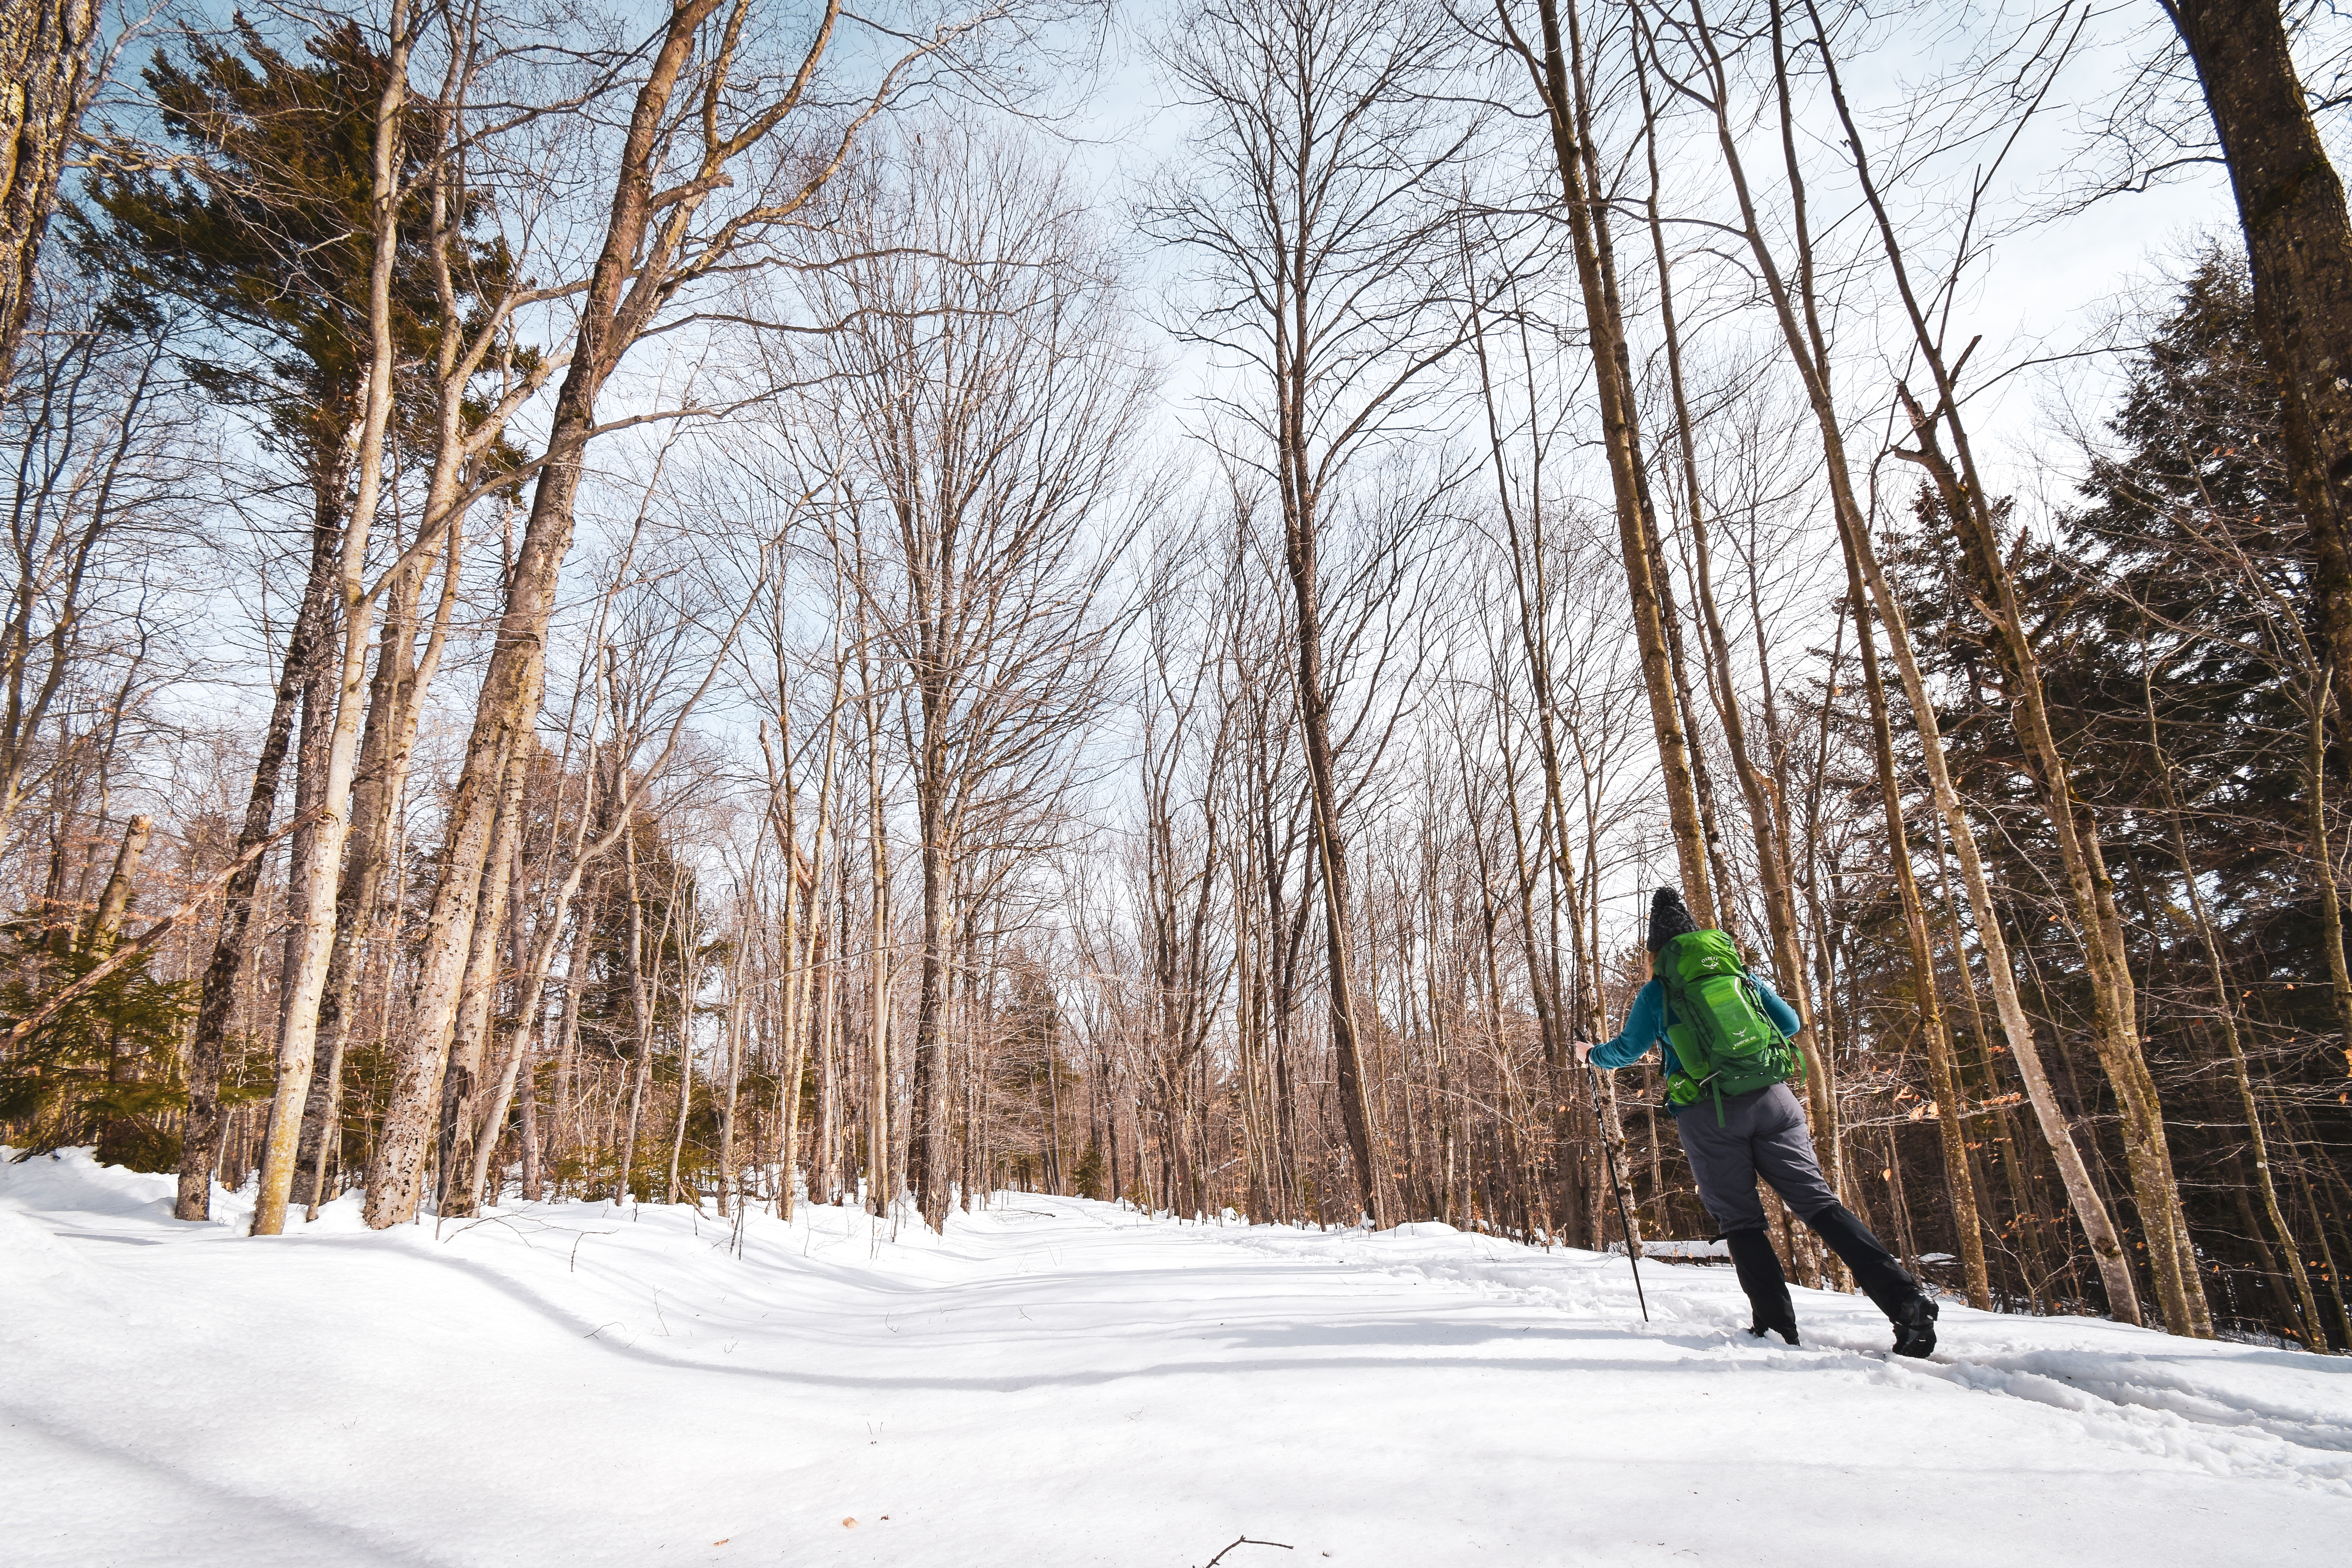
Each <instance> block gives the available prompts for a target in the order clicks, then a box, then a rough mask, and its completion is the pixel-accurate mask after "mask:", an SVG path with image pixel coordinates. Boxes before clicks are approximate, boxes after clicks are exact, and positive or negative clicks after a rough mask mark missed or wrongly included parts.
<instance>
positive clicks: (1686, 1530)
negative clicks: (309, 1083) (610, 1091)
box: [0, 1152, 2352, 1568]
mask: <svg viewBox="0 0 2352 1568" xmlns="http://www.w3.org/2000/svg"><path fill="white" fill-rule="evenodd" d="M169 1191H170V1184H169V1182H168V1180H167V1179H166V1178H163V1177H160V1176H145V1175H135V1174H131V1173H125V1172H121V1171H119V1170H101V1169H99V1168H96V1167H94V1166H92V1165H91V1164H90V1163H89V1161H88V1158H87V1156H86V1155H81V1154H78V1153H74V1152H68V1153H67V1154H65V1155H64V1157H62V1158H60V1159H56V1160H51V1159H41V1160H36V1161H32V1162H29V1163H26V1164H23V1165H7V1166H0V1433H5V1439H4V1440H0V1456H5V1464H6V1466H7V1470H6V1474H7V1477H8V1481H7V1484H6V1486H5V1488H0V1542H6V1548H5V1560H6V1561H7V1562H8V1563H10V1564H12V1568H35V1565H40V1568H47V1565H50V1564H74V1565H76V1568H94V1565H101V1564H120V1565H126V1568H127V1565H132V1564H142V1565H143V1564H173V1565H175V1568H178V1565H187V1568H203V1565H210V1564H229V1563H236V1564H241V1565H255V1564H260V1565H274V1564H281V1563H282V1564H296V1563H300V1564H305V1565H312V1568H315V1565H320V1564H345V1563H349V1564H355V1565H367V1568H373V1565H376V1564H427V1563H430V1564H460V1563H462V1564H493V1563H515V1564H541V1563H544V1564H551V1565H553V1564H562V1565H564V1568H574V1565H601V1564H627V1565H630V1568H652V1565H657V1564H676V1563H793V1564H803V1563H805V1564H825V1563H876V1564H890V1565H893V1568H898V1565H905V1568H950V1565H954V1568H992V1565H995V1564H1005V1565H1013V1564H1021V1565H1024V1568H1026V1565H1048V1568H1050V1565H1057V1564H1064V1563H1068V1564H1083V1563H1108V1564H1118V1565H1120V1568H1146V1565H1157V1564H1165V1565H1168V1568H1184V1565H1197V1564H1202V1563H1206V1562H1207V1561H1208V1559H1209V1558H1210V1557H1211V1556H1212V1555H1213V1553H1215V1552H1216V1551H1217V1550H1218V1549H1219V1548H1220V1547H1223V1546H1224V1545H1225V1544H1226V1543H1228V1542H1232V1541H1233V1540H1234V1537H1235V1536H1237V1535H1241V1534H1247V1535H1248V1536H1250V1537H1252V1538H1253V1539H1255V1540H1258V1541H1271V1542H1286V1543H1289V1544H1290V1546H1291V1547H1292V1548H1293V1550H1291V1551H1280V1550H1277V1549H1276V1548H1273V1547H1266V1546H1246V1547H1242V1548H1239V1549H1237V1550H1235V1551H1234V1552H1233V1553H1232V1554H1231V1555H1230V1556H1228V1557H1227V1558H1226V1559H1225V1563H1227V1564H1228V1565H1229V1568H1256V1565H1259V1564H1266V1563H1280V1564H1284V1565H1286V1568H1303V1565H1304V1564H1306V1563H1321V1562H1323V1561H1325V1560H1326V1559H1328V1560H1329V1561H1331V1562H1334V1563H1358V1564H1367V1565H1369V1564H1400V1565H1403V1564H1412V1565H1416V1568H1419V1565H1424V1564H1453V1563H1526V1564H1550V1563H1560V1564H1568V1563H1575V1564H1619V1563H1625V1564H1634V1563H1692V1562H1696V1563H1708V1562H1715V1563H1727V1564H1730V1563H1737V1564H1740V1565H1742V1568H1748V1565H1773V1564H1782V1563H1787V1564H1805V1565H1807V1568H1820V1565H1822V1564H1825V1563H1827V1564H1838V1563H1856V1564H1861V1563H1871V1564H1877V1563H1886V1562H1890V1561H1900V1562H1902V1563H1906V1564H1915V1563H1952V1564H1959V1563H1969V1564H1971V1565H1976V1568H1981V1565H1982V1564H1983V1563H1987V1562H1989V1561H1990V1562H2000V1561H2003V1560H2007V1561H2015V1562H2027V1563H2085V1564H2094V1563H2118V1564H2121V1563H2131V1564H2135V1565H2136V1568H2145V1565H2146V1564H2147V1563H2174V1562H2182V1563H2186V1562H2197V1563H2200V1564H2203V1563H2221V1564H2229V1563H2249V1564H2252V1563H2263V1564H2274V1563H2338V1562H2342V1561H2344V1560H2345V1552H2346V1549H2345V1546H2344V1544H2343V1543H2344V1542H2345V1541H2346V1540H2347V1538H2352V1359H2347V1360H2345V1361H2337V1360H2333V1359H2323V1358H2317V1357H2312V1356H2305V1355H2301V1354H2297V1353H2293V1352H2273V1351H2266V1350H2260V1349H2254V1348H2250V1347H2245V1346H2238V1345H2217V1344H2192V1343H2187V1342H2180V1341H2176V1340H2170V1339H2168V1338H2166V1337H2164V1336H2162V1335H2159V1334H2156V1333H2151V1332H2147V1331H2140V1330H2133V1329H2125V1328H2121V1327H2119V1326H2117V1325H2115V1324H2111V1323H2100V1322H2095V1321H2083V1320H2055V1321H2053V1320H2046V1319H2045V1320H2033V1319H2015V1318H2000V1317H1993V1316H1990V1315H1985V1314H1979V1313H1974V1312H1970V1311H1969V1310H1966V1309H1964V1308H1958V1307H1955V1306H1952V1305H1950V1304H1947V1306H1946V1308H1945V1319H1944V1340H1945V1346H1944V1348H1943V1349H1942V1350H1940V1351H1939V1352H1938V1353H1937V1359H1936V1360H1935V1361H1934V1362H1931V1363H1897V1362H1893V1361H1890V1360H1889V1359H1887V1358H1886V1357H1885V1355H1884V1354H1883V1353H1882V1347H1883V1346H1884V1345H1885V1342H1886V1333H1885V1328H1884V1326H1883V1324H1882V1323H1881V1321H1879V1320H1878V1319H1877V1317H1876V1314H1875V1313H1874V1312H1873V1311H1872V1310H1870V1308H1869V1306H1868V1304H1867V1303H1866V1302H1863V1301H1860V1300H1854V1299H1851V1298H1845V1297H1840V1296H1834V1295H1821V1294H1815V1293H1812V1292H1806V1291H1800V1292H1798V1299H1799V1300H1798V1312H1799V1317H1800V1320H1801V1322H1802V1324H1803V1326H1804V1327H1805V1329H1806V1331H1807V1334H1808V1339H1809V1343H1808V1344H1807V1345H1806V1346H1805V1347H1803V1348H1801V1349H1795V1350H1790V1349H1786V1348H1777V1349H1775V1348H1766V1347H1764V1346H1760V1345H1759V1344H1757V1343H1756V1342H1752V1341H1750V1340H1748V1338H1747V1337H1746V1336H1745V1335H1744V1334H1742V1333H1739V1332H1738V1324H1739V1323H1740V1322H1742V1321H1745V1320H1744V1311H1743V1309H1744V1303H1743V1302H1742V1301H1741V1300H1740V1299H1739V1297H1738V1289H1737V1287H1736V1285H1735V1284H1734V1282H1733V1280H1732V1279H1731V1277H1730V1273H1729V1271H1728V1270H1727V1269H1711V1268H1666V1267H1660V1268H1654V1269H1651V1270H1649V1271H1648V1272H1646V1273H1645V1275H1644V1280H1645V1282H1646V1283H1647V1284H1648V1286H1649V1290H1650V1300H1651V1310H1652V1314H1653V1317H1654V1320H1655V1321H1654V1323H1653V1324H1652V1325H1651V1326H1650V1327H1649V1328H1647V1329H1644V1328H1643V1325H1642V1323H1641V1321H1640V1317H1639V1313H1638V1311H1637V1310H1635V1307H1634V1304H1633V1290H1632V1286H1631V1282H1630V1279H1629V1277H1628V1274H1627V1271H1626V1267H1625V1264H1624V1262H1623V1261H1622V1259H1609V1258H1598V1257H1595V1256H1593V1255H1591V1254H1585V1253H1573V1252H1569V1253H1551V1254H1545V1253H1542V1252H1539V1251H1531V1250H1529V1249H1528V1248H1524V1247H1517V1246H1513V1245H1510V1244H1507V1243H1504V1242H1498V1241H1495V1240H1492V1239H1490V1238H1486V1237H1475V1236H1470V1235H1465V1234H1461V1233H1457V1232H1454V1231H1451V1230H1448V1229H1447V1228H1446V1227H1444V1226H1408V1227H1404V1228H1403V1229H1402V1230H1400V1231H1395V1232H1391V1233H1388V1234H1384V1235H1381V1236H1366V1235H1362V1234H1360V1233H1347V1234H1330V1235H1324V1234H1316V1233H1301V1232H1297V1231H1286V1230H1280V1229H1271V1228H1264V1227H1260V1228H1250V1227H1245V1226H1225V1227H1220V1226H1195V1225H1175V1224H1171V1223H1167V1222H1160V1221H1152V1220H1147V1219H1144V1218H1142V1217H1140V1216H1138V1215H1134V1214H1131V1213H1128V1212H1126V1211H1123V1210H1118V1209H1114V1208H1111V1207H1108V1206H1107V1205H1099V1204H1087V1203H1081V1202H1077V1201H1074V1200H1058V1199H1051V1198H1039V1197H1034V1196H1027V1195H1020V1194H1015V1195H1012V1196H1008V1197H1006V1198H1005V1199H1003V1200H1002V1201H1001V1202H1000V1204H999V1205H997V1206H995V1207H993V1208H992V1209H990V1210H989V1211H988V1212H986V1213H983V1214H978V1215H964V1216H959V1217H958V1218H957V1219H956V1220H955V1221H954V1222H952V1223H951V1224H950V1228H949V1233H948V1235H947V1237H945V1238H944V1239H941V1238H940V1237H931V1236H929V1235H926V1234H923V1233H920V1232H919V1231H914V1230H902V1231H901V1233H900V1234H899V1236H898V1239H897V1240H895V1241H894V1240H891V1239H889V1238H888V1237H887V1232H886V1233H884V1234H881V1235H877V1234H876V1233H875V1228H874V1226H873V1223H872V1222H871V1221H869V1220H868V1219H867V1218H866V1216H864V1215H859V1214H856V1213H854V1212H847V1211H843V1210H838V1209H832V1208H823V1209H817V1210H814V1211H810V1210H807V1209H805V1208H803V1212H802V1217H801V1218H800V1219H799V1220H798V1221H796V1222H795V1223H794V1224H793V1225H792V1226H784V1225H782V1224H780V1223H778V1222H776V1221H775V1220H774V1219H772V1218H771V1217H767V1216H764V1215H761V1216H754V1217H753V1218H752V1219H751V1221H750V1222H749V1223H748V1225H747V1226H746V1227H745V1229H744V1231H743V1233H742V1235H741V1237H740V1249H739V1248H738V1247H737V1246H736V1245H735V1242H736V1239H737V1238H735V1237H732V1236H731V1235H730V1231H729V1229H728V1228H727V1227H726V1226H724V1225H720V1224H717V1223H714V1222H713V1221H711V1220H710V1219H709V1218H707V1217H706V1218H702V1219H700V1220H697V1219H696V1218H695V1217H694V1216H693V1215H690V1214H688V1213H687V1212H686V1211H683V1210H677V1209H667V1208H658V1207H647V1208H645V1209H643V1210H641V1211H638V1212H637V1213H636V1214H635V1215H634V1216H633V1215H630V1214H628V1213H626V1212H623V1213H620V1214H614V1213H612V1212H610V1211H608V1210H607V1209H606V1208H605V1207H604V1205H561V1206H556V1207H540V1208H530V1207H522V1206H518V1207H515V1208H510V1209H505V1210H501V1211H499V1214H498V1215H496V1216H495V1217H493V1218H491V1219H489V1220H486V1221H482V1222H478V1223H476V1224H474V1225H471V1226H465V1227H462V1228H461V1227H459V1226H455V1225H453V1226H447V1227H445V1228H444V1229H443V1230H442V1232H441V1234H440V1235H439V1236H438V1237H436V1236H435V1234H434V1232H433V1229H432V1227H431V1226H420V1227H408V1228H404V1229H401V1230H398V1231H394V1232H391V1233H386V1234H383V1235H371V1234H370V1233H368V1232H366V1231H365V1230H363V1229H362V1227H361V1226H360V1225H359V1223H358V1218H357V1214H356V1211H355V1209H354V1208H352V1206H351V1205H337V1206H335V1207H334V1208H333V1209H331V1211H330V1212H329V1213H328V1215H326V1216H325V1217H324V1218H322V1219H321V1220H320V1222H319V1223H318V1224H316V1225H313V1226H308V1227H304V1228H302V1229H301V1230H300V1231H299V1233H298V1234H297V1235H294V1236H289V1237H282V1238H278V1239H274V1240H268V1241H258V1242H256V1241H250V1240H247V1239H246V1238H244V1237H242V1236H241V1235H240V1234H239V1231H240V1228H241V1226H240V1224H239V1222H240V1221H241V1220H242V1218H243V1213H244V1211H243V1205H241V1204H240V1202H239V1201H238V1200H237V1199H236V1197H234V1196H233V1195H230V1194H219V1195H218V1202H217V1203H216V1205H215V1208H216V1212H217V1213H219V1214H220V1215H221V1216H222V1218H221V1219H220V1221H218V1222H216V1223H215V1224H211V1225H203V1226H187V1225H181V1224H178V1223H175V1222H173V1220H171V1219H170V1218H169V1217H168V1215H169ZM847 1521H855V1523H854V1524H853V1523H850V1522H847Z"/></svg>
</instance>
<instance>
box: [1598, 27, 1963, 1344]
mask: <svg viewBox="0 0 2352 1568" xmlns="http://www.w3.org/2000/svg"><path fill="white" fill-rule="evenodd" d="M1637 75H1638V78H1639V80H1640V84H1641V90H1642V109H1643V136H1642V145H1643V158H1644V161H1645V163H1647V165H1648V170H1649V176H1650V196H1649V201H1648V202H1647V204H1646V208H1647V215H1648V218H1649V226H1650V248H1651V253H1652V257H1653V259H1654V263H1655V265H1656V267H1657V275H1658V319H1659V325H1660V327H1661V329H1662V332H1663V335H1664V340H1665V349H1666V384H1667V390H1668V392H1669V393H1670V394H1671V395H1672V399H1673V407H1674V414H1675V447H1676V451H1677V455H1678V456H1679V457H1680V458H1681V460H1682V473H1683V484H1684V488H1685V505H1687V506H1688V507H1689V509H1690V539H1691V554H1692V573H1691V576H1692V587H1693V592H1694V594H1695V595H1696V598H1697V600H1698V606H1699V616H1700V620H1701V623H1702V624H1703V626H1705V628H1706V638H1707V647H1708V650H1709V653H1710V655H1711V657H1710V658H1707V659H1706V661H1705V663H1706V668H1707V670H1708V673H1709V677H1710V679H1709V680H1708V683H1707V689H1708V693H1709V695H1710V696H1711V697H1712V698H1713V700H1714V705H1715V710H1716V714H1717V719H1718V720H1719V721H1720V722H1721V723H1722V725H1723V731H1724V742H1725V744H1726V746H1727V748H1728V749H1729V751H1730V752H1731V763H1732V767H1733V770H1734V771H1735V772H1736V773H1738V778H1739V789H1740V795H1741V796H1742V797H1743V798H1744V800H1745V801H1746V803H1747V805H1748V828H1749V831H1750V833H1751V834H1752V835H1753V836H1754V838H1755V843H1756V867H1757V874H1758V878H1759V880H1760V881H1761V882H1762V883H1763V884H1764V915H1765V927H1766V931H1767V934H1768V935H1769V937H1770V939H1771V942H1772V963H1773V968H1774V969H1775V970H1776V971H1777V972H1778V976H1779V978H1780V984H1783V985H1785V986H1787V987H1788V988H1789V989H1790V991H1791V992H1793V993H1794V995H1792V996H1791V997H1790V1000H1791V1001H1792V1002H1794V1003H1795V1004H1796V1005H1797V1012H1798V1015H1799V1016H1800V1017H1801V1018H1803V1019H1805V1020H1806V1021H1808V1022H1811V1021H1812V1019H1813V1005H1812V997H1811V994H1810V993H1811V987H1810V985H1809V977H1808V975H1807V974H1806V973H1805V965H1804V961H1803V959H1802V957H1801V954H1800V952H1799V950H1798V944H1797V903H1796V895H1795V892H1794V890H1793V889H1792V887H1791V880H1792V879H1791V878H1790V871H1789V847H1788V838H1787V835H1786V832H1785V820H1784V818H1783V817H1782V816H1776V813H1775V807H1776V805H1777V804H1778V803H1777V802H1776V801H1775V799H1774V790H1773V784H1772V781H1771V780H1770V779H1769V778H1768V777H1766V775H1765V773H1764V771H1763V769H1762V768H1760V767H1759V766H1758V765H1757V763H1756V759H1755V754H1754V752H1752V751H1751V750H1750V748H1749V745H1748V722H1747V716H1746V715H1745V714H1744V713H1743V712H1742V711H1741V710H1740V703H1739V694H1738V692H1737V691H1736V690H1734V689H1733V688H1732V674H1731V672H1732V663H1731V644H1730V639H1729V638H1728V637H1727V636H1726V635H1725V633H1724V629H1723V616H1722V614H1721V612H1720V611H1719V610H1718V609H1717V605H1716V601H1715V582H1714V571H1713V563H1712V561H1711V559H1710V556H1709V552H1708V542H1707V520H1706V512H1707V505H1706V489H1705V487H1704V486H1703V485H1702V484H1701V483H1700V481H1699V468H1698V451H1697V445H1696V437H1695V435H1694V433H1693V421H1692V419H1691V413H1690V401H1689V397H1688V395H1687V394H1686V392H1685V384H1684V380H1683V351H1682V332H1681V329H1680V323H1679V322H1678V321H1676V319H1675V295H1674V265H1673V258H1672V257H1671V256H1670V255H1669V254H1668V252H1667V249H1666V230H1665V224H1664V221H1663V219H1662V217H1661V215H1660V213H1659V208H1658V185H1659V179H1658V148H1657V134H1656V119H1655V115H1654V110H1653V108H1652V105H1651V102H1650V88H1649V79H1648V76H1647V74H1646V73H1637ZM1861 602H1862V601H1861V598H1860V596H1859V595H1854V596H1853V603H1854V604H1856V605H1859V604H1860V603H1861ZM1757 635H1758V637H1759V638H1760V637H1762V636H1763V624H1762V617H1761V616H1759V617H1758V625H1757ZM1759 651H1760V649H1759ZM1874 662H1875V660H1874ZM1768 691H1769V688H1768ZM1726 896H1727V897H1728V894H1727V895H1726ZM1820 1033H1821V1031H1820V1030H1819V1029H1818V1028H1813V1029H1808V1030H1806V1031H1805V1032H1804V1033H1803V1034H1801V1035H1800V1036H1799V1037H1798V1042H1799V1047H1800V1049H1801V1050H1802V1051H1803V1052H1804V1054H1805V1058H1806V1064H1805V1065H1806V1073H1805V1082H1806V1089H1807V1098H1808V1100H1810V1102H1811V1109H1812V1113H1813V1125H1814V1135H1815V1136H1816V1137H1817V1138H1819V1139H1821V1140H1822V1141H1823V1142H1825V1143H1826V1145H1827V1151H1826V1152H1827V1158H1826V1160H1825V1162H1824V1166H1825V1169H1826V1170H1827V1172H1828V1173H1829V1175H1830V1180H1831V1182H1832V1184H1842V1183H1843V1178H1844V1151H1843V1139H1844V1130H1843V1127H1842V1126H1841V1124H1840V1118H1839V1116H1838V1103H1837V1089H1836V1083H1835V1080H1834V1079H1833V1078H1832V1064H1831V1057H1830V1053H1829V1052H1828V1051H1827V1050H1825V1049H1823V1048H1822V1045H1821V1041H1820V1039H1819V1038H1818V1037H1819V1036H1820ZM1981 1304H1982V1303H1979V1305H1981Z"/></svg>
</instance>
